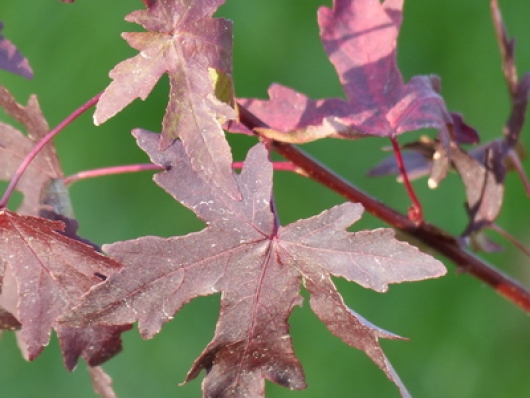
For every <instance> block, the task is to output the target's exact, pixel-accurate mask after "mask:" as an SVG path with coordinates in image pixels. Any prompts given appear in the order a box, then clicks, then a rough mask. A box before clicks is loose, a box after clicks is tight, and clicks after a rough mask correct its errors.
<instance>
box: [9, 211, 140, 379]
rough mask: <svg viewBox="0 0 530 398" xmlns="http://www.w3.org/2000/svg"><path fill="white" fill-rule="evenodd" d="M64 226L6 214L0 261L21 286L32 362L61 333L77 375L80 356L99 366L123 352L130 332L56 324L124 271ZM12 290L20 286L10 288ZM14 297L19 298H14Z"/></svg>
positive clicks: (20, 310)
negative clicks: (86, 295)
mask: <svg viewBox="0 0 530 398" xmlns="http://www.w3.org/2000/svg"><path fill="white" fill-rule="evenodd" d="M63 229H64V224H63V223H62V222H57V221H50V220H46V219H43V218H38V217H31V216H21V215H18V214H16V213H12V212H9V211H8V210H3V211H2V212H0V255H1V258H2V259H3V261H4V263H5V264H4V266H5V268H6V270H8V271H9V272H10V273H11V274H12V277H14V280H15V281H16V297H17V303H16V314H17V319H18V320H19V321H20V323H21V325H22V327H21V330H20V336H21V339H22V340H23V342H24V343H25V345H26V350H27V353H26V354H27V359H29V360H32V359H35V358H36V357H37V356H38V355H39V354H40V352H41V351H42V349H43V348H44V347H45V346H46V345H47V344H48V341H49V338H50V333H51V330H52V328H54V329H56V331H57V333H58V336H59V341H60V343H61V348H62V349H63V353H64V359H65V364H66V366H67V368H68V369H70V370H72V369H73V368H74V367H75V364H76V362H77V357H78V356H79V355H81V356H83V358H84V359H86V360H87V362H88V363H89V364H90V363H93V364H95V365H97V364H99V363H101V362H103V361H104V360H106V359H108V358H109V357H111V356H112V355H114V354H116V353H117V352H119V351H120V350H121V341H120V339H119V334H120V333H121V332H123V331H125V330H127V329H129V328H130V326H126V325H124V326H121V327H112V328H109V327H101V326H98V327H95V328H92V329H91V330H90V329H83V330H74V329H71V328H67V327H64V326H62V325H58V324H56V322H55V319H56V318H57V317H58V316H59V315H60V314H61V313H62V312H64V311H65V310H67V309H68V308H69V307H72V306H73V305H74V304H75V303H77V301H78V299H79V298H80V297H81V296H82V295H83V294H84V293H85V292H86V291H88V290H89V288H90V287H91V286H93V285H95V284H97V283H99V282H101V279H100V278H99V277H98V276H97V275H110V274H112V273H114V272H116V271H117V270H118V269H119V268H121V265H120V264H119V263H117V262H116V261H114V260H112V259H110V258H108V257H106V256H103V255H102V254H100V253H98V252H96V251H95V250H94V249H93V248H92V247H91V246H88V245H85V244H83V243H81V242H78V241H76V240H74V239H70V238H67V237H65V236H64V235H62V234H61V233H60V232H62V231H63ZM9 287H10V289H13V288H15V283H14V282H11V283H10V284H9ZM9 297H13V295H10V296H9Z"/></svg>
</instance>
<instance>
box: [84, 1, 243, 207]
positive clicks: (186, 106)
mask: <svg viewBox="0 0 530 398" xmlns="http://www.w3.org/2000/svg"><path fill="white" fill-rule="evenodd" d="M223 2H224V0H201V1H194V2H190V1H189V0H169V1H162V0H152V1H147V2H145V3H146V5H147V10H142V11H135V12H133V13H131V14H129V15H128V16H127V18H126V19H127V21H129V22H134V23H137V24H140V25H142V26H143V27H144V28H145V29H146V30H147V32H133V33H124V34H123V37H124V38H125V40H127V42H128V43H129V45H130V46H131V47H133V48H135V49H137V50H139V51H140V53H139V54H138V55H136V56H135V57H133V58H129V59H127V60H125V61H123V62H121V63H120V64H118V65H116V67H115V68H114V69H113V70H112V71H111V72H110V77H111V78H112V79H113V82H112V83H111V84H110V85H109V86H108V87H107V89H106V90H105V92H104V93H103V95H102V96H101V99H100V100H99V103H98V104H97V108H96V113H95V114H94V121H95V123H96V124H101V123H103V122H105V121H106V120H107V119H109V118H110V117H112V116H114V115H115V114H116V113H118V112H120V111H121V110H122V109H123V108H124V107H125V106H127V105H128V104H129V103H130V102H131V101H133V100H134V99H135V98H141V99H145V98H146V97H147V96H148V95H149V93H150V92H151V90H152V89H153V87H154V85H155V83H156V82H157V81H158V80H159V79H160V77H161V76H162V74H164V73H167V74H168V76H169V81H170V85H171V88H170V93H169V103H168V106H167V109H166V115H165V116H164V121H163V123H162V136H161V142H160V147H161V148H166V147H167V146H169V145H170V144H171V142H172V141H173V140H175V139H176V138H180V139H181V140H182V142H183V143H184V147H185V148H186V152H187V153H188V154H189V155H190V157H191V158H192V162H193V167H194V168H195V170H197V171H199V172H200V173H201V175H202V176H203V177H204V178H205V179H206V180H207V181H210V182H212V183H214V184H215V185H217V186H219V187H223V188H224V189H225V190H226V191H227V192H228V193H229V194H230V195H231V196H232V197H234V198H240V194H239V192H238V191H237V187H236V185H235V181H234V179H233V176H232V169H231V164H232V155H231V151H230V147H229V145H228V143H227V141H226V139H225V137H224V132H223V130H222V128H221V123H222V122H224V121H226V120H228V119H234V118H235V117H236V115H235V112H234V110H233V109H232V108H231V107H230V106H228V105H227V104H225V103H224V102H221V101H220V100H219V99H217V97H216V96H215V90H214V83H213V81H212V79H211V78H210V75H209V70H217V71H220V72H221V73H223V74H224V75H225V76H229V75H230V74H231V69H232V23H231V22H230V21H227V20H224V19H213V18H211V15H212V14H213V13H214V12H215V11H216V9H217V8H218V7H219V6H220V5H221V4H222V3H223ZM191 155H193V156H191Z"/></svg>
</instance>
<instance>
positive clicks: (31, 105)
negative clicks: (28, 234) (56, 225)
mask: <svg viewBox="0 0 530 398" xmlns="http://www.w3.org/2000/svg"><path fill="white" fill-rule="evenodd" d="M0 106H1V107H2V108H4V110H5V111H6V113H7V114H8V115H9V116H11V117H12V118H13V119H15V120H17V121H18V122H20V123H22V124H23V125H24V126H25V127H26V129H27V130H28V136H25V135H24V134H22V133H21V132H19V131H18V130H16V129H15V128H13V127H11V126H9V125H7V124H4V123H0V144H2V145H1V146H0V162H1V163H2V167H1V168H0V179H1V180H5V181H8V180H10V179H11V178H12V177H13V175H14V173H15V171H16V170H17V169H18V167H19V166H20V164H21V163H22V161H23V160H24V158H25V157H26V156H27V155H28V153H29V152H30V151H31V149H32V148H33V147H34V146H35V144H36V143H37V142H38V141H40V140H41V139H42V138H43V137H44V136H45V135H46V133H47V132H48V130H49V127H48V123H47V122H46V119H45V118H44V116H43V115H42V111H41V109H40V106H39V103H38V101H37V97H36V96H31V97H30V98H29V101H28V105H26V106H22V105H20V104H18V103H17V102H16V101H15V99H14V98H13V96H12V95H11V93H9V91H7V90H6V89H5V88H4V87H2V86H0ZM62 176H63V174H62V171H61V167H60V165H59V161H58V159H57V155H56V153H55V148H54V146H53V144H51V143H50V144H48V145H46V146H45V147H44V148H43V150H42V151H41V152H40V153H39V154H38V155H37V157H36V158H35V159H34V160H33V162H32V163H31V164H30V166H29V167H28V168H27V169H26V171H25V172H24V174H23V176H22V179H21V180H20V181H19V183H18V185H17V190H19V191H20V192H22V194H23V195H24V200H23V202H22V204H21V205H20V207H19V208H18V212H19V213H20V214H30V215H38V214H39V210H40V208H41V205H42V203H41V194H42V191H43V189H44V187H45V185H46V184H49V183H50V180H53V179H58V178H62Z"/></svg>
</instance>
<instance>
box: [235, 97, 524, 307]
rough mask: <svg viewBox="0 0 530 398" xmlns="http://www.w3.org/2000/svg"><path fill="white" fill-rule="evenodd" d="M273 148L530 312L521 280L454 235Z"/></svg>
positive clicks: (246, 115)
mask: <svg viewBox="0 0 530 398" xmlns="http://www.w3.org/2000/svg"><path fill="white" fill-rule="evenodd" d="M239 115H240V119H241V120H240V121H241V123H243V124H244V125H245V126H246V127H247V128H249V129H254V128H256V127H265V128H267V127H268V126H267V125H266V124H265V123H264V122H262V121H261V120H260V119H258V118H257V117H256V116H255V115H253V114H252V113H250V112H249V111H248V110H247V109H246V108H244V107H242V106H239ZM272 148H273V149H274V150H275V151H276V152H278V153H279V154H280V155H282V156H283V157H284V158H286V159H287V160H289V161H291V162H292V163H294V164H295V165H296V166H298V167H299V168H300V169H301V170H303V171H304V173H305V174H307V176H308V177H310V178H312V179H313V180H315V181H317V182H319V183H320V184H322V185H324V186H325V187H327V188H329V189H331V190H332V191H334V192H336V193H338V194H339V195H341V196H343V197H345V198H346V199H348V200H350V201H352V202H356V203H361V204H362V205H363V206H364V208H365V209H366V211H368V212H369V213H371V214H372V215H374V216H375V217H377V218H379V219H380V220H382V221H384V222H385V223H387V224H389V225H391V226H392V227H394V228H396V229H399V230H401V231H403V232H404V233H406V234H408V235H409V236H411V237H413V238H415V239H417V240H418V241H420V242H421V243H423V244H424V245H426V246H428V247H430V248H432V249H433V250H435V251H437V252H438V253H439V254H441V255H442V256H444V257H446V258H448V259H450V260H451V261H453V262H454V263H455V264H456V265H457V266H458V267H459V269H460V270H462V271H464V272H467V273H469V274H471V275H473V276H474V277H476V278H477V279H479V280H481V281H483V282H484V283H486V284H488V285H489V286H491V287H492V288H494V289H495V290H496V291H497V292H498V293H499V294H500V295H502V296H503V297H505V298H506V299H508V300H510V301H511V302H513V303H514V304H516V305H517V306H518V307H520V308H522V309H523V310H524V311H526V312H528V313H530V291H529V290H527V289H526V288H525V287H524V286H522V285H521V284H520V283H519V282H518V281H516V280H514V279H513V278H511V277H509V276H508V275H506V274H504V273H503V272H501V271H500V270H498V269H496V268H495V267H493V266H491V265H489V264H487V263H486V262H485V261H483V260H481V259H480V258H478V257H477V256H475V255H473V254H471V253H469V252H467V251H465V250H463V249H462V248H461V247H460V245H459V244H458V242H457V240H456V239H455V238H454V237H453V236H451V235H449V234H447V233H446V232H445V231H443V230H442V229H440V228H438V227H436V226H434V225H431V224H428V223H424V224H421V225H419V226H417V225H415V224H414V223H413V222H412V221H411V220H409V218H408V217H407V216H406V215H404V214H401V213H399V212H397V211H396V210H394V209H392V208H390V207H388V206H387V205H385V204H383V203H382V202H380V201H378V200H377V199H375V198H372V197H371V196H369V195H367V194H366V193H364V192H363V191H361V190H360V189H358V188H357V187H355V186H354V185H352V184H351V183H349V182H348V181H346V180H344V179H342V178H341V177H339V176H338V175H336V174H335V173H333V172H332V171H330V170H328V169H327V168H326V167H324V166H323V165H321V164H320V163H318V162H317V161H315V160H313V159H312V158H311V157H310V156H308V155H307V154H305V153H304V152H303V151H301V150H300V149H298V148H297V147H295V146H293V145H290V144H285V143H280V142H273V144H272Z"/></svg>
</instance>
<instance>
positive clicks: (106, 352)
mask: <svg viewBox="0 0 530 398" xmlns="http://www.w3.org/2000/svg"><path fill="white" fill-rule="evenodd" d="M131 328H132V325H122V326H112V327H109V326H93V327H88V328H82V329H74V328H70V327H68V326H62V325H58V324H54V329H55V331H56V332H57V336H58V338H59V343H60V344H61V351H62V353H63V358H64V363H65V365H66V368H67V369H69V370H72V369H74V368H75V366H76V365H77V359H78V358H79V357H82V358H83V359H84V360H85V361H86V363H87V364H88V365H89V366H98V365H101V364H102V363H104V362H106V361H107V360H109V359H110V358H112V357H113V356H114V355H116V354H118V353H119V352H120V351H121V349H122V346H121V338H120V336H121V334H122V333H123V332H126V331H127V330H130V329H131Z"/></svg>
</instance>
